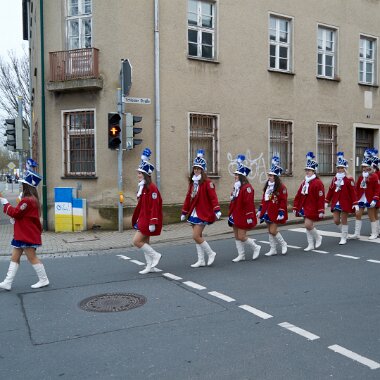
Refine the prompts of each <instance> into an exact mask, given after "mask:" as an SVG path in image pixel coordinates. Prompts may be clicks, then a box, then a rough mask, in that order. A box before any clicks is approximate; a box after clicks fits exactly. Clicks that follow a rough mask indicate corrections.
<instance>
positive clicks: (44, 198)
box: [40, 0, 48, 231]
mask: <svg viewBox="0 0 380 380" xmlns="http://www.w3.org/2000/svg"><path fill="white" fill-rule="evenodd" d="M40 40H41V144H42V219H43V229H44V230H45V231H47V230H48V213H47V186H46V131H45V47H44V0H40Z"/></svg>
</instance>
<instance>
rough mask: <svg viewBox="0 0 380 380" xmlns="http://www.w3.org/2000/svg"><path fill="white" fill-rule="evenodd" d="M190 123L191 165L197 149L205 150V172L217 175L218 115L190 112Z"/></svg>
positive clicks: (190, 165)
mask: <svg viewBox="0 0 380 380" xmlns="http://www.w3.org/2000/svg"><path fill="white" fill-rule="evenodd" d="M189 117H190V120H189V125H190V134H189V135H190V141H189V144H190V162H189V167H190V168H191V167H192V166H193V160H194V158H195V157H196V153H197V150H198V149H203V150H204V151H205V159H206V162H207V174H208V175H218V135H219V130H218V117H217V116H216V115H204V114H195V113H191V114H190V115H189Z"/></svg>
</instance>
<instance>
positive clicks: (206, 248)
mask: <svg viewBox="0 0 380 380" xmlns="http://www.w3.org/2000/svg"><path fill="white" fill-rule="evenodd" d="M201 247H202V249H203V251H204V252H206V253H207V255H208V261H207V265H208V266H210V265H212V263H213V262H214V260H215V256H216V252H214V251H213V250H212V249H211V247H210V246H209V244H208V243H207V241H206V240H205V241H204V242H203V243H202V244H201Z"/></svg>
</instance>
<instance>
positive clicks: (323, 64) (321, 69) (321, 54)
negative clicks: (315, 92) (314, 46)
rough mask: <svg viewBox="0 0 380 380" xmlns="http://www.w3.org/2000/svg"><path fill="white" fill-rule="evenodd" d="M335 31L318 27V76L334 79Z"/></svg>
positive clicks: (335, 59) (335, 56) (335, 60)
mask: <svg viewBox="0 0 380 380" xmlns="http://www.w3.org/2000/svg"><path fill="white" fill-rule="evenodd" d="M336 41H337V31H336V29H332V28H327V27H324V26H318V76H320V77H325V78H330V79H333V78H335V77H336V75H337V73H336V62H337V42H336Z"/></svg>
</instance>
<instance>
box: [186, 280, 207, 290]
mask: <svg viewBox="0 0 380 380" xmlns="http://www.w3.org/2000/svg"><path fill="white" fill-rule="evenodd" d="M183 284H185V285H187V286H190V287H191V288H194V289H198V290H203V289H207V288H206V287H205V286H202V285H199V284H197V283H196V282H193V281H184V282H183Z"/></svg>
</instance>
